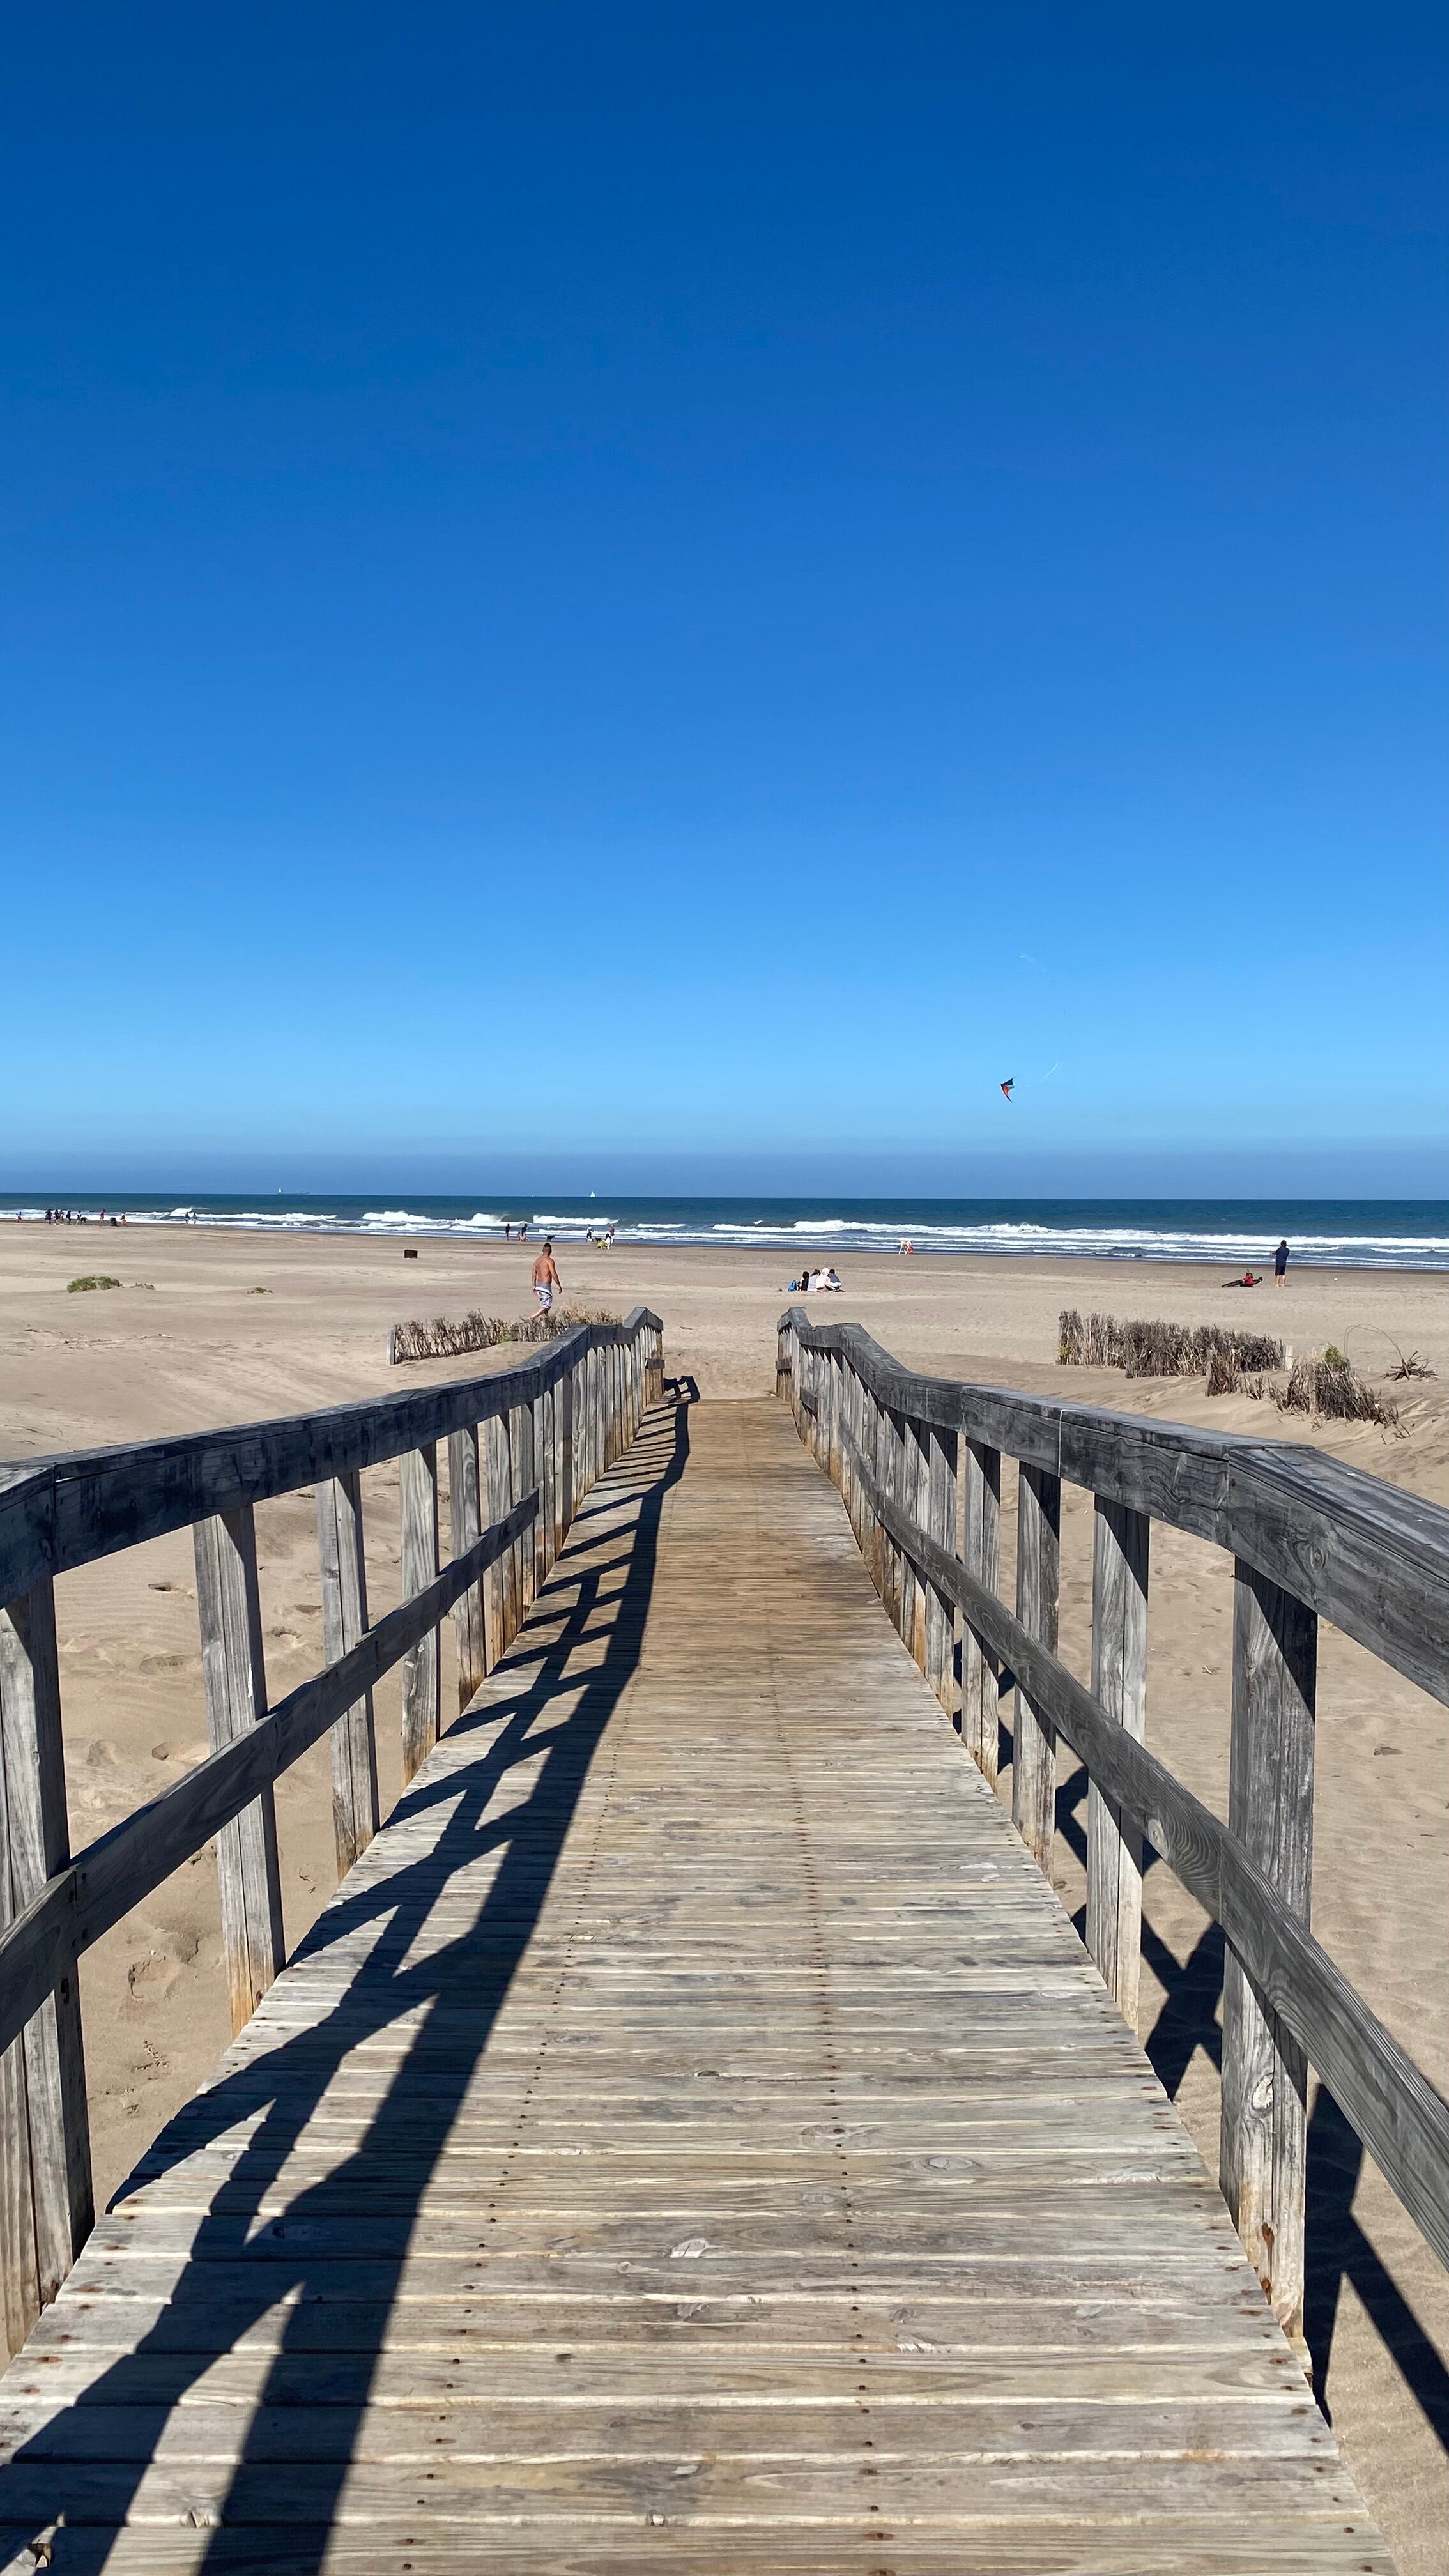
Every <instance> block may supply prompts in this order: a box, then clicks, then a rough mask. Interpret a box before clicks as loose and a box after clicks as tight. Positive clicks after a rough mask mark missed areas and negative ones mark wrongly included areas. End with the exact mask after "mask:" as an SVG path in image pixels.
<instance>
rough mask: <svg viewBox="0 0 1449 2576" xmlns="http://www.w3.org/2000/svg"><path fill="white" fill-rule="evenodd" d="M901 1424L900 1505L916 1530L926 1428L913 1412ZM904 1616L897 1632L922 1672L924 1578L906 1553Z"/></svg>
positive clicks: (923, 1496) (924, 1479)
mask: <svg viewBox="0 0 1449 2576" xmlns="http://www.w3.org/2000/svg"><path fill="white" fill-rule="evenodd" d="M900 1424H901V1508H902V1510H903V1511H905V1512H906V1513H908V1515H909V1517H910V1518H911V1519H912V1520H913V1521H914V1522H915V1523H916V1526H917V1528H918V1529H924V1528H925V1527H926V1526H927V1518H928V1514H929V1511H930V1459H929V1455H928V1449H927V1439H928V1435H927V1431H926V1426H925V1424H924V1423H923V1422H918V1421H917V1420H916V1419H915V1417H914V1415H913V1414H907V1413H903V1414H902V1415H901V1417H900ZM903 1575H904V1584H905V1591H904V1598H903V1602H902V1609H903V1612H904V1618H903V1622H902V1627H901V1634H902V1636H903V1638H904V1639H905V1643H906V1647H907V1650H908V1652H909V1654H910V1656H911V1659H912V1661H913V1662H914V1663H915V1664H916V1665H917V1666H918V1667H919V1669H920V1671H921V1672H923V1673H924V1671H925V1669H926V1617H927V1612H926V1580H925V1577H924V1575H923V1574H921V1573H920V1572H919V1571H918V1569H917V1567H916V1564H915V1562H914V1559H913V1558H912V1557H911V1556H909V1555H907V1556H906V1557H905V1559H904V1565H903Z"/></svg>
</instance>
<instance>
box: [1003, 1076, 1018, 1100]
mask: <svg viewBox="0 0 1449 2576" xmlns="http://www.w3.org/2000/svg"><path fill="white" fill-rule="evenodd" d="M1015 1089H1016V1076H1015V1074H1013V1075H1012V1077H1011V1080H1010V1082H1003V1084H1002V1086H1001V1096H1002V1099H1003V1100H1009V1099H1010V1098H1011V1095H1012V1093H1013V1092H1014V1090H1015Z"/></svg>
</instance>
